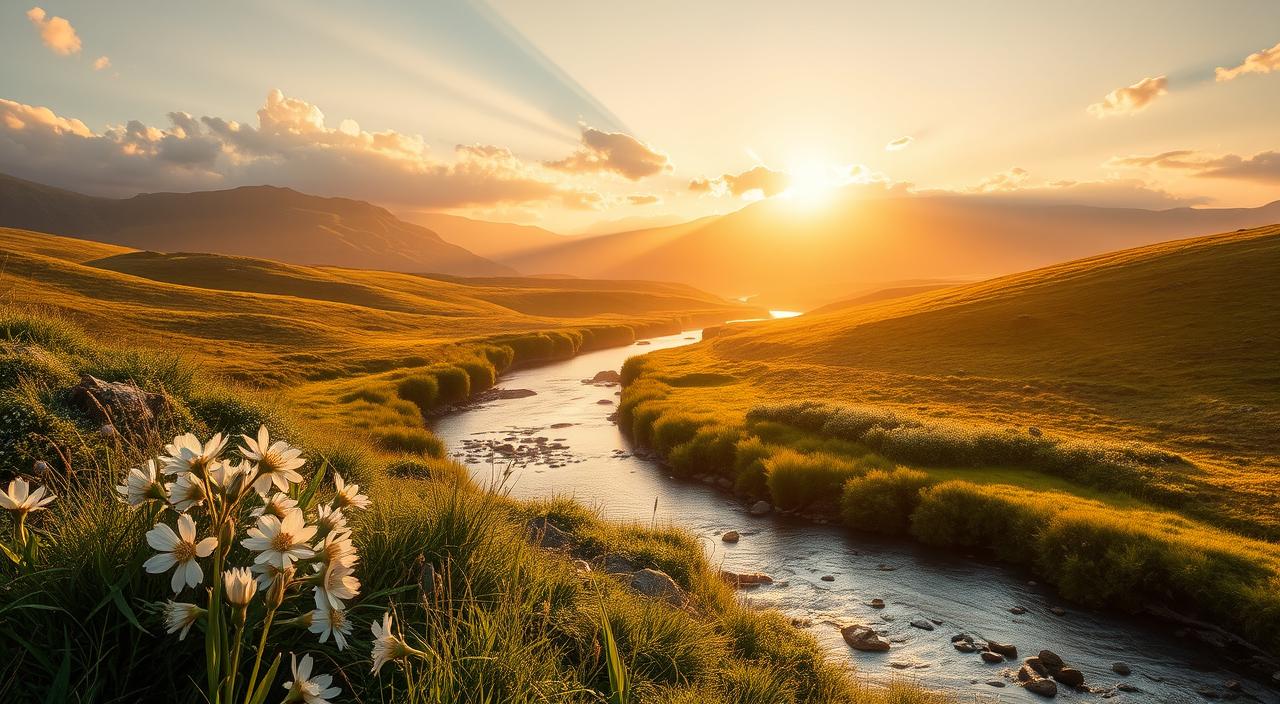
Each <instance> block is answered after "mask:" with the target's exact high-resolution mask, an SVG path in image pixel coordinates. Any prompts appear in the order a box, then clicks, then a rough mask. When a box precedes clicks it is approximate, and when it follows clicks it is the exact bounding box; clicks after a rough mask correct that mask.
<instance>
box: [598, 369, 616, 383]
mask: <svg viewBox="0 0 1280 704" xmlns="http://www.w3.org/2000/svg"><path fill="white" fill-rule="evenodd" d="M591 383H592V384H621V383H622V375H621V374H619V373H618V372H616V371H614V370H612V369H606V370H604V371H602V372H596V375H595V376H593V377H591Z"/></svg>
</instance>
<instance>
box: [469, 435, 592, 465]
mask: <svg viewBox="0 0 1280 704" xmlns="http://www.w3.org/2000/svg"><path fill="white" fill-rule="evenodd" d="M540 430H541V428H524V429H521V430H514V431H509V432H508V431H499V433H505V434H503V435H502V437H500V438H466V439H464V440H463V441H462V451H460V452H455V453H453V454H454V457H458V458H461V459H462V460H464V461H465V462H466V463H467V464H482V463H491V464H492V463H497V464H506V463H513V464H514V465H516V466H520V467H523V466H527V465H545V466H547V467H551V468H558V467H564V466H565V465H567V464H574V463H578V462H582V461H583V460H582V459H581V458H575V457H574V456H573V453H572V452H570V450H569V446H568V445H565V444H564V441H565V438H549V437H547V436H545V435H537V433H538V431H540ZM495 434H498V433H495Z"/></svg>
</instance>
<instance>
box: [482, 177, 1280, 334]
mask: <svg viewBox="0 0 1280 704" xmlns="http://www.w3.org/2000/svg"><path fill="white" fill-rule="evenodd" d="M1275 222H1280V203H1273V204H1271V205H1269V206H1265V207H1261V208H1254V209H1221V210H1214V209H1190V208H1177V209H1173V210H1164V211H1151V210H1139V209H1125V208H1098V207H1088V206H1074V205H1043V204H1031V203H1026V202H1017V201H1009V200H1001V199H995V198H989V197H978V196H972V197H966V196H951V197H941V196H933V197H931V196H919V197H895V198H867V197H865V191H858V190H850V191H848V192H837V193H834V194H832V195H831V196H830V199H829V201H827V202H821V203H805V202H796V201H789V200H786V199H770V200H766V201H761V202H759V203H755V204H752V205H749V206H747V207H745V208H743V209H741V210H739V211H737V212H734V213H731V214H729V215H724V216H720V217H709V218H703V219H700V220H695V221H693V222H689V223H684V224H680V225H674V226H670V227H659V228H649V229H643V230H635V231H630V232H622V233H617V234H611V235H602V236H597V237H585V238H575V239H574V240H572V241H569V242H566V243H563V244H560V245H555V246H551V247H546V248H543V249H540V250H534V251H531V252H527V253H524V254H520V255H517V256H514V257H509V258H508V259H506V260H504V261H506V263H509V264H510V265H511V266H514V267H515V268H517V269H519V270H520V271H521V272H523V273H526V274H540V273H561V274H573V275H578V276H588V277H593V278H645V279H659V280H664V281H680V282H684V283H689V284H693V285H696V286H698V287H700V288H703V289H706V290H708V291H712V292H715V293H718V294H721V295H724V296H730V297H738V296H743V295H751V294H758V295H759V296H760V299H759V300H760V301H761V303H762V305H766V306H768V307H770V308H781V309H789V310H804V309H807V308H812V307H814V306H818V305H823V304H826V303H829V302H831V301H835V300H840V299H842V298H847V297H848V296H849V295H850V292H853V291H857V290H867V289H868V288H870V287H872V286H877V285H878V286H879V287H885V286H890V285H893V284H892V282H895V281H901V280H905V279H916V280H920V279H947V280H957V279H958V280H969V281H972V280H977V279H983V278H988V277H992V276H998V275H1002V274H1008V273H1012V272H1015V271H1023V270H1027V269H1032V268H1035V267H1040V266H1045V265H1048V264H1053V263H1057V262H1061V261H1066V260H1069V259H1075V258H1079V257H1085V256H1090V255H1094V254H1100V253H1103V252H1109V251H1114V250H1117V249H1122V248H1126V247H1134V246H1139V245H1146V244H1151V243H1155V242H1161V241H1165V240H1169V239H1173V238H1175V237H1187V236H1190V235H1195V234H1200V233H1204V232H1220V231H1225V230H1230V229H1234V228H1238V227H1256V226H1259V225H1265V224H1271V223H1275Z"/></svg>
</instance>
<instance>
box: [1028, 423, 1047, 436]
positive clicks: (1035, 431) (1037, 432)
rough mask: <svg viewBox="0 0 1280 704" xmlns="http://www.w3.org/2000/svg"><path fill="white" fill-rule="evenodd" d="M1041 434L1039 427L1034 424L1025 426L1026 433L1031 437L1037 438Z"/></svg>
mask: <svg viewBox="0 0 1280 704" xmlns="http://www.w3.org/2000/svg"><path fill="white" fill-rule="evenodd" d="M1043 434H1044V433H1042V432H1041V431H1040V429H1039V428H1037V427H1035V426H1034V425H1033V426H1031V427H1030V428H1027V435H1030V436H1031V437H1033V438H1038V437H1040V436H1041V435H1043Z"/></svg>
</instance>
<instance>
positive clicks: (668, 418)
mask: <svg viewBox="0 0 1280 704" xmlns="http://www.w3.org/2000/svg"><path fill="white" fill-rule="evenodd" d="M714 422H715V421H714V419H713V418H712V417H711V416H708V415H705V414H700V415H694V414H691V413H683V412H680V411H676V410H672V411H670V412H668V413H664V414H662V415H661V416H659V417H658V419H657V420H655V421H654V423H653V428H652V430H651V438H650V444H651V445H652V446H653V449H654V450H657V451H658V453H659V454H662V455H664V456H665V455H667V454H668V453H669V452H671V450H673V449H674V448H675V447H676V446H677V445H680V444H682V443H685V442H688V441H690V440H692V439H693V436H694V435H695V434H696V433H697V432H698V429H699V428H701V427H703V426H704V425H710V424H711V423H714Z"/></svg>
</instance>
